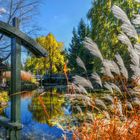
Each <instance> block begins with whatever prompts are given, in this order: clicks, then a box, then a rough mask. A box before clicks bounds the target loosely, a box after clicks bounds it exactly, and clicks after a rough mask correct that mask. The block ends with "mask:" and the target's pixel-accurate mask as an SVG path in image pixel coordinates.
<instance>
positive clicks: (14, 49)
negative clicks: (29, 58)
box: [10, 18, 21, 140]
mask: <svg viewBox="0 0 140 140" xmlns="http://www.w3.org/2000/svg"><path fill="white" fill-rule="evenodd" d="M13 26H14V27H16V28H19V20H18V19H17V18H14V19H13ZM20 91H21V43H20V40H19V39H17V38H16V37H14V38H11V122H14V123H21V109H20V100H21V99H20V94H16V93H20ZM20 133H21V132H20V130H12V131H11V132H10V140H20V139H21V137H20Z"/></svg>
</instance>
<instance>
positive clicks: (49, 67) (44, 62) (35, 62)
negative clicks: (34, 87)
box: [25, 33, 64, 75]
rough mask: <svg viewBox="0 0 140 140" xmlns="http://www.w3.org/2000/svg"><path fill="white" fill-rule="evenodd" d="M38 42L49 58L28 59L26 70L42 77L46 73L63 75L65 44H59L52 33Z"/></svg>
mask: <svg viewBox="0 0 140 140" xmlns="http://www.w3.org/2000/svg"><path fill="white" fill-rule="evenodd" d="M36 40H37V42H38V43H39V44H40V45H41V46H42V47H43V48H45V49H46V51H47V52H48V56H47V57H46V58H35V57H31V58H28V59H27V62H26V65H25V67H26V70H30V71H32V72H33V73H34V74H37V73H39V74H42V75H43V74H45V73H48V74H52V73H61V72H62V71H63V67H64V55H63V43H62V42H58V41H57V40H56V38H55V37H54V35H53V34H51V33H49V34H48V35H47V36H41V37H39V38H37V39H36Z"/></svg>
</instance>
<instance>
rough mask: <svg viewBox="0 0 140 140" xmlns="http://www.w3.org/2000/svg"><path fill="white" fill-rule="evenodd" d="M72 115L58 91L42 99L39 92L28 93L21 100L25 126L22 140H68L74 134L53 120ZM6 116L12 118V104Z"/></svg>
mask: <svg viewBox="0 0 140 140" xmlns="http://www.w3.org/2000/svg"><path fill="white" fill-rule="evenodd" d="M68 115H71V111H70V106H69V105H65V99H64V97H63V93H57V90H51V93H50V92H46V93H45V94H44V95H43V96H41V98H40V97H39V96H38V95H37V91H33V92H27V93H24V94H23V95H22V98H21V120H22V124H23V129H22V139H24V140H63V139H64V138H63V135H64V134H65V135H66V136H67V139H68V140H71V139H72V133H71V132H69V131H63V130H62V129H60V128H59V127H58V126H57V125H55V123H54V122H53V123H52V122H51V120H55V119H57V118H58V117H59V118H60V117H61V116H62V117H64V116H68ZM5 116H6V117H8V118H9V117H10V103H9V106H8V108H6V109H5Z"/></svg>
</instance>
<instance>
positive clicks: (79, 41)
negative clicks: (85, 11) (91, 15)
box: [69, 19, 91, 73]
mask: <svg viewBox="0 0 140 140" xmlns="http://www.w3.org/2000/svg"><path fill="white" fill-rule="evenodd" d="M87 36H90V28H89V26H87V25H86V24H85V22H84V20H83V19H81V21H80V23H79V25H78V29H77V30H76V29H75V28H74V29H73V37H72V40H71V44H70V48H69V67H70V68H71V71H72V72H77V73H78V72H81V69H79V66H78V65H77V63H76V58H77V57H80V58H81V59H82V60H83V61H84V62H85V64H86V67H89V65H90V63H91V61H90V60H89V59H90V57H89V56H88V55H90V54H89V53H86V52H87V50H86V49H85V48H84V47H83V41H84V39H85V37H87ZM85 54H88V55H85Z"/></svg>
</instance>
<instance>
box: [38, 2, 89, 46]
mask: <svg viewBox="0 0 140 140" xmlns="http://www.w3.org/2000/svg"><path fill="white" fill-rule="evenodd" d="M91 1H92V0H44V2H43V4H42V5H41V6H40V8H39V12H40V15H39V17H38V21H37V22H38V24H39V26H41V28H42V29H43V31H41V34H42V35H47V34H48V33H49V32H51V33H53V34H54V35H55V37H56V39H57V40H58V41H61V42H64V45H65V47H66V48H68V47H69V43H70V41H71V37H72V30H73V27H77V25H78V23H79V21H80V19H81V18H84V19H85V22H88V21H87V19H86V14H87V12H88V10H89V8H90V7H91Z"/></svg>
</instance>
